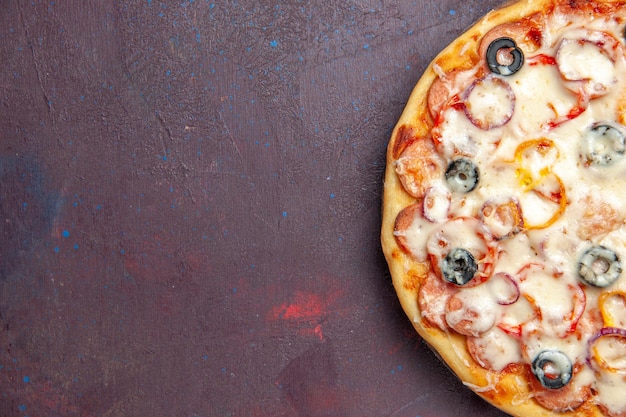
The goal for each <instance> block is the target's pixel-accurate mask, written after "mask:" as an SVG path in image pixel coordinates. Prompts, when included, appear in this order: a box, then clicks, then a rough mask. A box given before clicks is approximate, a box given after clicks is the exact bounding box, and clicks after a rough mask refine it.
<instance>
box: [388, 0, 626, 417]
mask: <svg viewBox="0 0 626 417" xmlns="http://www.w3.org/2000/svg"><path fill="white" fill-rule="evenodd" d="M583 3H585V4H583ZM589 3H591V2H582V1H563V0H523V1H519V2H509V3H507V4H505V5H504V6H502V7H501V8H499V9H497V10H494V11H492V12H490V13H488V14H487V15H486V16H485V17H484V18H482V19H481V20H480V21H478V22H477V23H476V24H474V25H473V26H472V27H471V28H470V29H468V30H467V31H466V32H465V33H464V34H462V35H461V36H459V37H458V38H457V39H456V40H455V41H453V42H452V43H451V44H450V45H449V46H447V47H446V48H445V49H444V50H443V51H442V52H441V53H440V54H439V55H438V56H437V57H436V58H435V59H434V60H433V61H432V62H431V63H430V65H429V66H428V67H427V68H426V70H425V72H424V74H423V75H422V77H421V79H420V80H419V82H418V83H417V85H416V86H415V87H414V89H413V90H412V92H411V94H410V97H409V99H408V102H407V104H406V107H405V110H404V111H403V113H402V115H401V116H400V118H399V120H398V123H397V125H396V127H395V128H394V130H393V132H392V135H391V140H390V142H389V146H388V152H387V159H386V162H387V168H386V173H385V180H384V196H383V218H382V232H381V243H382V248H383V252H384V255H385V257H386V259H387V262H388V265H389V269H390V273H391V277H392V281H393V286H394V288H395V290H396V293H397V295H398V298H399V301H400V303H401V305H402V308H403V310H404V312H405V313H406V315H407V317H408V318H409V320H410V321H411V323H412V325H413V327H414V328H415V330H416V331H417V332H418V333H419V335H420V336H421V337H422V338H423V340H424V341H425V342H427V343H428V344H429V345H430V346H431V347H432V349H433V350H434V351H435V352H436V353H437V354H438V356H440V357H441V359H442V360H443V362H445V364H446V365H447V366H448V367H449V368H451V369H452V371H453V372H454V373H455V374H456V375H457V376H458V377H459V378H460V379H461V381H463V383H464V384H465V385H466V386H468V387H469V388H470V389H472V390H473V391H474V392H476V393H477V394H478V395H480V396H481V397H483V398H484V399H486V400H487V401H489V402H490V403H491V404H493V405H494V406H496V407H498V408H500V409H501V410H503V411H505V412H507V413H509V414H511V415H514V416H524V417H526V416H531V417H532V416H605V415H610V414H608V413H607V414H605V413H603V409H602V408H600V407H598V406H597V405H595V404H593V402H592V401H585V402H584V404H582V405H581V406H580V407H578V408H576V409H575V410H573V411H567V410H565V411H551V410H548V409H546V408H545V407H544V406H542V405H541V404H540V403H539V402H538V401H537V400H535V399H534V398H533V394H532V392H531V390H530V388H529V384H528V383H527V381H528V380H529V378H532V375H529V372H528V368H527V367H525V366H522V365H511V366H509V367H507V368H506V369H505V370H504V371H502V372H496V371H489V370H486V369H485V368H483V367H482V366H481V365H480V364H478V363H477V362H476V361H475V360H474V359H473V358H472V356H471V355H470V353H469V351H468V347H467V337H466V336H463V335H461V334H458V333H457V332H454V331H450V330H442V329H440V328H438V327H437V326H435V325H433V324H432V323H431V322H428V321H426V320H424V318H423V315H422V312H421V311H420V308H419V305H418V301H417V298H418V292H419V290H420V287H421V286H422V285H423V284H424V282H425V281H426V280H427V278H428V274H429V273H430V271H431V267H430V264H429V262H428V260H424V261H423V262H422V261H420V260H416V259H415V257H414V256H411V255H409V254H408V253H407V251H406V250H403V248H401V247H400V246H399V245H398V241H397V239H396V237H395V236H394V226H395V222H396V219H397V217H398V214H399V213H400V212H401V211H402V210H403V209H405V208H406V207H407V206H410V205H411V204H414V203H415V202H416V201H419V200H420V199H419V198H416V197H414V196H411V195H410V194H409V193H408V192H407V191H406V189H405V188H404V187H403V184H402V183H401V181H400V180H399V178H398V175H397V174H396V165H395V164H396V161H397V159H398V157H399V156H400V154H401V153H402V151H403V150H404V149H405V148H406V147H407V146H408V145H409V144H410V142H411V140H412V139H413V138H416V137H429V136H430V134H431V129H432V126H433V123H434V122H433V116H434V115H433V114H430V113H429V105H428V98H429V91H430V89H431V86H432V85H433V84H434V83H435V84H436V83H437V82H439V81H440V78H439V77H440V76H441V75H442V74H448V75H449V74H450V73H452V72H454V71H458V70H459V69H460V70H469V69H471V68H473V67H475V66H476V64H477V63H478V62H479V61H480V60H481V58H480V56H479V52H478V51H479V50H480V48H481V44H480V43H481V40H482V39H483V37H484V36H485V34H487V33H488V32H489V31H490V30H491V29H493V28H494V27H496V26H499V25H503V24H506V23H515V22H517V21H519V20H520V19H522V18H525V17H527V16H531V15H537V16H539V18H540V17H541V15H542V13H545V11H546V10H548V11H551V10H553V9H554V8H555V7H564V8H567V9H568V10H569V11H570V12H572V13H574V12H580V10H581V9H584V10H583V11H582V12H583V13H588V10H589V8H590V7H593V5H592V4H589ZM593 4H595V5H600V6H602V7H618V6H619V7H621V6H623V2H617V1H601V2H593ZM483 48H484V47H483Z"/></svg>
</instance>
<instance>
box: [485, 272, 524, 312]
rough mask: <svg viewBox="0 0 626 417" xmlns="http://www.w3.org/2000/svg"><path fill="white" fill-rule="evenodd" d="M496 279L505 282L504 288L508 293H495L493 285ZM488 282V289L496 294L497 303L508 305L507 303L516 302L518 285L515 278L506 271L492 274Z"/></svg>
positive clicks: (518, 292)
mask: <svg viewBox="0 0 626 417" xmlns="http://www.w3.org/2000/svg"><path fill="white" fill-rule="evenodd" d="M498 279H499V280H503V282H504V283H505V285H506V287H507V288H506V290H510V294H504V296H503V297H499V295H500V294H498V293H495V291H494V286H495V285H496V284H495V283H496V281H495V280H498ZM489 283H490V285H491V287H490V289H491V290H492V293H494V295H495V296H496V301H497V303H498V304H500V305H502V306H508V305H511V304H514V303H516V302H517V300H519V297H520V289H519V285H518V284H517V282H515V280H514V279H513V277H512V276H511V275H510V274H507V273H506V272H498V273H496V274H494V275H493V277H491V279H490V280H489Z"/></svg>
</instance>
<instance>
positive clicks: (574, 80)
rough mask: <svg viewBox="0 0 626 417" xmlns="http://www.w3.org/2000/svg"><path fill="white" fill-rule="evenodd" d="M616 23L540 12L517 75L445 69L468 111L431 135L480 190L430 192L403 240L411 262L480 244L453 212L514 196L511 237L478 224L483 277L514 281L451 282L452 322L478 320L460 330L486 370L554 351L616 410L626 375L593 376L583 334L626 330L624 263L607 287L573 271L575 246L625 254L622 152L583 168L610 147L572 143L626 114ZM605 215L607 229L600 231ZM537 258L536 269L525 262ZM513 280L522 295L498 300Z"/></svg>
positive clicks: (500, 228)
mask: <svg viewBox="0 0 626 417" xmlns="http://www.w3.org/2000/svg"><path fill="white" fill-rule="evenodd" d="M580 19H582V18H580ZM616 20H617V19H608V18H607V19H595V20H591V21H582V20H581V21H573V22H572V21H571V20H570V16H562V15H552V16H548V17H547V18H546V22H545V25H546V26H545V27H544V30H543V35H544V39H543V46H542V47H541V48H540V49H539V50H538V51H536V52H534V53H533V56H527V57H526V62H525V64H524V66H523V67H522V68H521V70H520V71H518V72H517V73H515V74H513V75H511V76H506V77H505V76H498V75H489V76H488V77H487V78H484V79H482V80H475V81H473V82H472V80H474V79H475V74H476V73H477V71H476V68H472V69H470V70H467V71H465V72H464V73H461V74H460V75H457V76H456V77H455V78H454V82H451V84H450V85H449V90H450V92H451V95H452V94H456V95H458V97H460V98H461V100H464V102H463V106H456V105H455V106H452V105H451V106H449V107H448V108H446V109H444V110H443V111H442V113H441V120H440V121H439V123H438V125H437V126H435V127H434V128H433V137H434V138H435V139H436V141H437V143H438V151H439V153H440V155H441V156H442V157H443V158H444V160H446V161H447V162H448V163H449V162H450V161H451V160H452V159H453V158H456V157H458V156H459V155H461V156H463V157H466V158H468V159H471V160H472V161H473V162H474V163H475V164H476V166H477V167H478V169H479V171H480V181H479V185H478V187H477V188H476V189H475V190H473V191H471V192H469V193H467V194H462V193H459V192H452V193H446V192H445V191H442V190H441V188H440V187H439V188H436V189H433V191H432V194H431V196H430V197H431V201H430V203H432V206H429V209H430V210H431V215H430V216H427V217H429V218H419V219H416V220H415V222H414V224H413V225H412V226H411V227H410V228H409V229H408V230H406V231H404V232H403V236H404V237H405V238H406V239H407V240H408V241H409V245H410V247H411V251H412V252H414V253H415V254H417V258H418V259H420V260H423V259H427V258H428V254H430V255H434V256H435V258H438V259H440V258H441V257H443V256H445V253H446V252H447V251H448V250H450V249H453V248H455V247H463V248H466V249H468V250H470V252H471V251H483V252H484V251H485V250H486V249H485V242H484V240H483V238H482V237H480V233H482V229H480V228H479V227H478V226H476V222H470V221H458V219H461V218H473V219H480V218H481V214H480V213H481V209H482V208H483V207H485V204H487V203H490V204H494V202H501V201H516V202H519V205H520V207H521V212H522V215H523V221H524V226H525V228H523V230H522V231H521V232H520V233H516V232H512V233H510V234H507V233H508V231H509V229H507V228H506V227H507V225H506V223H498V222H496V221H493V220H490V221H485V222H484V224H483V225H482V226H481V227H484V228H485V229H487V230H489V228H490V227H491V228H494V230H493V236H494V239H497V240H498V241H497V255H496V256H495V259H494V260H493V262H494V265H493V270H492V274H496V273H498V272H502V273H506V274H508V275H509V276H511V277H512V281H511V283H506V281H501V282H499V283H494V284H488V283H489V281H487V283H483V284H479V285H477V286H472V287H471V288H465V287H459V291H458V292H457V293H456V295H455V297H456V299H457V302H460V303H461V304H462V308H456V309H449V308H447V309H446V312H445V319H446V322H447V325H448V326H449V327H450V328H451V329H456V328H459V327H460V326H462V325H463V324H464V323H465V322H466V321H468V320H469V318H468V317H469V316H470V315H473V316H472V317H473V319H472V320H471V325H469V327H470V331H468V332H467V333H464V334H469V335H472V336H475V337H476V338H475V340H474V341H473V343H474V347H475V349H477V350H478V352H475V356H474V357H475V359H476V361H477V362H478V363H480V364H481V366H483V367H485V368H488V369H491V370H496V371H500V370H502V369H504V368H505V367H506V366H507V365H508V364H510V363H526V364H529V365H530V364H531V363H532V361H533V360H534V358H536V357H537V355H538V354H539V353H540V352H542V351H544V350H547V349H556V350H559V351H561V352H563V353H565V355H567V357H568V358H569V359H570V360H571V361H572V363H573V364H575V365H576V367H577V368H576V369H577V374H576V377H575V378H574V379H573V380H572V384H575V385H576V387H586V386H591V388H592V392H594V393H595V395H596V398H595V401H596V402H597V403H599V404H601V406H602V407H604V408H606V409H608V410H610V411H612V412H623V411H624V410H626V396H625V395H623V392H624V390H626V380H625V375H624V373H623V372H619V373H618V372H611V371H607V370H601V371H598V370H597V369H594V368H592V367H591V366H590V365H589V362H588V361H587V358H588V356H589V351H588V341H589V340H590V338H592V337H593V335H594V333H595V332H597V331H598V329H599V328H600V327H602V326H609V325H610V326H613V327H621V328H623V327H626V309H625V306H626V295H623V294H626V278H625V277H624V276H626V272H624V273H623V274H622V276H620V278H619V279H618V280H617V281H616V282H615V283H613V284H612V285H611V287H610V288H607V289H602V288H600V289H597V288H592V287H589V286H585V285H584V284H583V283H582V282H581V280H580V279H579V277H578V274H577V267H578V260H579V259H580V256H581V252H582V251H584V250H585V249H586V248H589V247H590V246H591V245H603V246H606V247H608V248H611V249H612V250H613V251H615V252H616V253H617V254H618V257H619V258H620V259H621V260H623V261H625V262H626V227H625V226H624V224H625V223H626V183H625V181H624V180H623V179H626V155H621V154H616V155H615V158H614V159H613V161H612V162H611V163H610V164H607V165H593V164H589V163H587V162H585V158H584V157H583V156H584V153H585V152H596V151H598V152H602V151H604V149H605V147H604V146H605V144H604V143H603V142H599V143H598V144H597V145H594V146H596V147H595V148H594V147H593V146H592V147H589V146H585V145H584V144H582V143H581V138H582V137H583V133H584V132H585V131H587V130H589V129H591V128H592V127H594V126H596V125H597V124H598V123H617V122H618V121H620V120H622V119H623V118H624V115H622V114H620V111H621V110H620V108H618V102H619V99H620V97H621V96H622V95H623V94H625V93H624V92H626V58H625V56H624V49H625V48H624V45H623V43H624V40H623V39H622V36H623V30H624V28H623V27H622V26H620V25H619V24H618V23H616ZM612 42H614V43H612ZM439 75H440V77H442V78H445V76H446V75H445V74H444V73H443V72H442V71H440V74H439ZM493 80H497V82H494V81H493ZM529 141H536V143H537V144H542V146H537V147H536V148H532V147H531V146H529V147H528V148H527V149H526V150H524V149H522V151H523V152H521V151H520V146H522V148H523V146H524V145H523V144H524V143H526V142H528V143H535V142H529ZM546 144H552V145H550V146H548V145H546ZM588 149H592V150H591V151H589V150H588ZM527 151H528V152H527ZM442 184H443V182H442ZM443 186H445V184H444V185H443ZM589 204H594V206H593V207H592V208H591V209H590V207H589ZM606 213H609V214H610V215H611V216H612V219H611V221H612V223H611V225H612V227H610V228H608V229H607V230H604V229H603V227H604V226H603V223H604V220H605V219H604V218H603V217H602V216H604V215H606ZM455 219H457V220H455ZM583 220H584V221H583ZM580 223H584V224H585V226H586V228H585V229H584V230H582V231H581V229H580ZM508 227H510V226H508ZM479 229H480V230H479ZM511 230H513V229H512V228H511ZM581 235H582V237H581ZM533 264H536V265H539V266H538V267H530V268H529V267H528V265H533ZM525 268H526V269H525ZM431 279H442V278H441V277H434V276H433V277H432V278H431ZM512 284H514V285H513V286H511V285H512ZM581 286H583V287H584V289H585V293H584V294H581V291H580V288H581ZM485 288H489V291H487V290H485ZM515 288H517V289H518V290H519V292H520V294H521V295H520V297H519V299H517V300H516V301H515V302H513V303H509V302H503V301H506V300H510V299H511V291H515ZM603 292H612V293H615V294H617V295H614V296H611V297H602V293H603ZM599 303H603V305H602V306H600V305H599ZM441 308H443V307H441ZM598 309H603V314H604V320H605V321H607V320H608V321H609V322H607V323H604V324H602V323H595V322H594V318H593V317H594V316H593V315H592V314H591V313H592V312H593V311H597V310H598ZM583 310H586V313H585V316H584V317H583V318H581V317H582V315H583ZM470 313H471V314H470ZM579 319H580V320H584V321H585V322H584V323H583V324H579V323H578V320H579ZM622 348H623V347H622ZM598 352H599V354H600V355H604V356H606V357H607V358H609V359H610V360H612V361H613V362H615V363H617V364H619V365H620V367H623V368H625V369H626V356H624V357H622V356H620V357H617V358H616V357H615V354H614V352H613V351H612V350H611V345H610V343H608V342H602V343H600V344H598ZM620 353H622V352H621V351H620ZM572 392H575V390H574V391H572Z"/></svg>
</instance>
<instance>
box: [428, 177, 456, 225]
mask: <svg viewBox="0 0 626 417" xmlns="http://www.w3.org/2000/svg"><path fill="white" fill-rule="evenodd" d="M451 199H452V196H451V194H450V190H448V189H447V188H446V187H445V186H444V185H436V186H433V187H430V188H429V189H427V190H426V193H425V194H424V217H425V218H426V219H428V220H429V221H431V222H433V223H435V222H443V221H445V220H446V219H447V218H448V212H449V210H450V202H451Z"/></svg>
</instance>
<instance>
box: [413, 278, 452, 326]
mask: <svg viewBox="0 0 626 417" xmlns="http://www.w3.org/2000/svg"><path fill="white" fill-rule="evenodd" d="M456 291H457V289H456V287H455V286H453V285H450V284H447V283H445V282H443V281H442V280H440V279H437V277H435V276H432V275H430V276H429V277H428V279H426V280H425V281H424V283H423V284H422V285H421V286H420V288H419V291H418V295H417V303H418V306H419V309H420V312H421V314H422V317H423V318H424V319H426V320H428V322H429V323H431V324H433V325H435V326H437V327H438V328H439V329H441V330H446V329H447V328H448V325H447V323H446V318H445V315H446V304H447V302H448V298H450V297H451V296H452V295H453V294H455V293H456Z"/></svg>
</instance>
